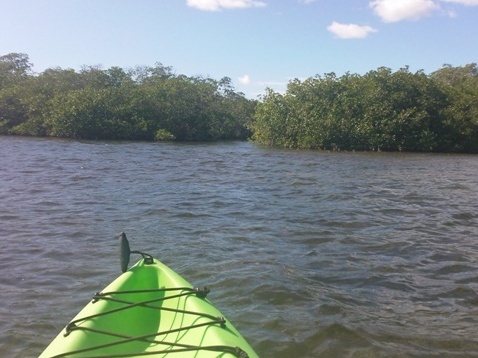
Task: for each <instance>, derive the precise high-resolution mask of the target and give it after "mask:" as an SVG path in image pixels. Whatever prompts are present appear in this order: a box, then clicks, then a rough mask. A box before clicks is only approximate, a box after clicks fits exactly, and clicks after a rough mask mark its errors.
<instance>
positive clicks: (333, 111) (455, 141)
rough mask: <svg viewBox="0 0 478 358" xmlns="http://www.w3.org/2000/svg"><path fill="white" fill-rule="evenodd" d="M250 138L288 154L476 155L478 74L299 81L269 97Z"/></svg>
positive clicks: (402, 73) (384, 74)
mask: <svg viewBox="0 0 478 358" xmlns="http://www.w3.org/2000/svg"><path fill="white" fill-rule="evenodd" d="M251 130H252V132H253V136H252V137H253V139H254V140H256V141H257V142H260V143H262V144H265V145H270V146H279V147H286V148H307V149H324V150H358V151H421V152H472V153H478V68H477V65H476V64H475V63H473V64H469V65H466V66H463V67H452V66H450V65H444V66H443V68H441V69H439V70H437V71H435V72H433V73H432V74H431V75H426V74H425V73H424V72H423V71H418V72H416V73H411V72H410V71H409V69H408V67H405V68H402V69H400V70H399V71H396V72H392V70H391V69H389V68H385V67H381V68H378V69H377V70H374V71H370V72H368V73H366V74H365V75H357V74H349V73H347V74H345V75H343V76H340V77H338V76H336V75H335V74H334V73H329V74H325V75H323V76H315V77H311V78H308V79H306V80H304V81H299V80H294V81H291V82H289V84H288V86H287V91H286V93H285V94H281V93H278V92H275V91H272V90H270V89H268V90H267V92H266V94H265V96H264V97H263V101H262V102H261V103H259V104H258V105H257V108H256V112H255V116H254V121H253V122H252V124H251Z"/></svg>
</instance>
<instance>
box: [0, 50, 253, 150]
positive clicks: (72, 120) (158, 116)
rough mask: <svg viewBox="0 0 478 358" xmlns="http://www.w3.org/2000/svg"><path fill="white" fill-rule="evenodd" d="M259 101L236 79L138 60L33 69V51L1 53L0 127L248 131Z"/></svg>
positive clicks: (211, 133) (119, 135) (148, 135)
mask: <svg viewBox="0 0 478 358" xmlns="http://www.w3.org/2000/svg"><path fill="white" fill-rule="evenodd" d="M254 108H255V101H251V100H248V99H246V98H245V96H244V94H242V93H240V92H236V91H235V89H234V88H233V86H232V83H231V79H230V78H228V77H224V78H222V79H221V80H214V79H211V78H202V77H188V76H184V75H176V74H174V72H173V70H172V68H171V67H166V66H163V65H162V64H160V63H158V64H156V66H154V67H147V66H138V67H136V68H133V69H129V70H124V69H122V68H120V67H111V68H109V69H106V70H104V69H102V68H100V67H98V66H85V67H83V68H82V69H81V70H80V71H75V70H73V69H61V68H50V69H47V70H45V71H43V72H42V73H38V74H36V73H33V71H32V64H31V63H30V61H29V57H28V55H26V54H19V53H12V54H8V55H5V56H2V57H0V134H14V135H27V136H52V137H62V138H76V139H127V140H178V141H213V140H228V139H246V138H248V137H249V136H250V131H249V130H248V129H247V128H248V126H249V123H250V122H251V121H252V115H253V113H254Z"/></svg>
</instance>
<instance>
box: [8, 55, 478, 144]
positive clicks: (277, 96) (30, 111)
mask: <svg viewBox="0 0 478 358" xmlns="http://www.w3.org/2000/svg"><path fill="white" fill-rule="evenodd" d="M32 68H33V65H32V64H31V63H30V61H29V57H28V55H26V54H21V53H11V54H8V55H5V56H1V57H0V135H8V134H13V135H28V136H52V137H62V138H75V139H127V140H162V141H164V140H167V141H170V140H177V141H214V140H229V139H231V140H234V139H247V138H251V139H252V140H254V141H256V142H258V143H260V144H263V145H269V146H275V147H284V148H300V149H323V150H359V151H426V152H430V151H432V152H433V151H436V152H472V153H478V67H477V65H476V64H474V63H473V64H469V65H466V66H463V67H452V66H450V65H444V66H443V67H442V68H441V69H439V70H437V71H435V72H433V73H431V74H430V75H426V74H425V73H424V72H423V71H418V72H416V73H411V72H410V71H409V69H408V67H405V68H402V69H400V70H398V71H396V72H393V71H392V70H391V69H389V68H386V67H381V68H378V69H377V70H374V71H370V72H368V73H366V74H365V75H358V74H350V73H347V74H345V75H343V76H340V77H339V76H336V75H335V74H334V73H328V74H325V75H322V76H315V77H310V78H308V79H306V80H303V81H300V80H297V79H296V80H293V81H291V82H289V84H288V86H287V91H286V92H285V93H279V92H275V91H273V90H271V89H267V90H266V93H265V95H264V96H263V97H262V98H261V100H260V101H256V100H250V99H247V98H246V97H245V96H244V94H243V93H241V92H237V91H236V90H235V89H234V87H233V86H232V81H231V79H230V78H228V77H224V78H222V79H221V80H214V79H211V78H203V77H197V76H196V77H188V76H185V75H176V74H175V73H174V72H173V69H172V68H171V67H166V66H163V65H162V64H160V63H158V64H156V65H155V66H154V67H149V66H138V67H135V68H131V69H128V70H124V69H122V68H120V67H111V68H109V69H106V70H105V69H102V68H101V67H98V66H84V67H83V68H82V69H81V70H79V71H75V70H73V69H62V68H50V69H47V70H45V71H43V72H41V73H34V72H33V70H32Z"/></svg>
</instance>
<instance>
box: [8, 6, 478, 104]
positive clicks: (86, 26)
mask: <svg viewBox="0 0 478 358" xmlns="http://www.w3.org/2000/svg"><path fill="white" fill-rule="evenodd" d="M477 39H478V0H41V1H39V0H0V56H3V55H6V54H9V53H13V52H16V53H25V54H27V55H28V56H29V59H30V62H31V63H33V65H34V66H33V70H34V71H35V72H37V73H40V72H42V71H44V70H46V69H48V68H52V67H61V68H63V69H67V68H72V69H75V70H80V69H81V68H82V67H83V66H102V68H104V69H107V68H109V67H112V66H119V67H121V68H123V69H129V68H133V67H136V66H155V65H156V64H157V63H161V64H162V65H164V66H171V67H172V68H173V70H174V73H176V74H178V75H179V74H183V75H187V76H202V77H209V78H213V79H216V80H220V79H221V78H223V77H230V78H231V80H232V83H233V85H234V87H235V89H236V90H237V91H240V92H243V93H244V94H245V95H246V96H247V97H248V98H254V99H257V98H261V96H262V95H264V94H265V91H266V88H270V89H272V90H274V91H277V92H281V93H282V92H285V91H286V88H287V83H288V82H289V81H291V80H293V79H296V78H297V79H300V80H304V79H306V78H309V77H313V76H316V75H323V74H325V73H330V72H334V73H336V74H337V75H338V76H341V75H343V74H345V73H347V72H350V73H357V74H365V73H367V72H368V71H372V70H376V69H377V68H379V67H382V66H384V67H388V68H391V69H392V70H393V71H396V70H399V69H400V68H402V67H405V66H409V69H410V71H412V72H415V71H420V70H423V71H425V73H431V72H433V71H436V70H438V69H440V68H441V67H442V66H443V65H444V64H450V65H452V66H463V65H466V64H469V63H476V62H478V40H477Z"/></svg>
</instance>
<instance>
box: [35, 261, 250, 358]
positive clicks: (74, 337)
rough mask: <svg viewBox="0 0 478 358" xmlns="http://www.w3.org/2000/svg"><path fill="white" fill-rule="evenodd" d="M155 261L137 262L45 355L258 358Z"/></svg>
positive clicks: (198, 292) (197, 293) (198, 295)
mask: <svg viewBox="0 0 478 358" xmlns="http://www.w3.org/2000/svg"><path fill="white" fill-rule="evenodd" d="M207 293H208V290H207V289H204V290H202V289H197V288H193V287H192V286H191V285H190V284H189V283H188V282H187V281H186V280H184V279H183V278H182V277H181V276H179V275H178V274H176V273H175V272H174V271H173V270H171V269H170V268H169V267H167V266H166V265H164V264H163V263H161V262H160V261H158V260H156V259H154V260H153V261H152V263H146V261H145V260H144V259H143V260H140V261H139V262H138V263H137V264H136V265H134V266H133V267H132V268H131V269H129V270H128V271H127V272H125V273H123V274H122V275H121V276H119V277H118V278H117V279H116V280H115V281H113V282H112V283H111V284H110V285H109V286H107V287H106V288H105V289H104V290H103V291H102V292H101V293H97V294H96V295H95V296H94V297H93V300H92V301H91V302H90V303H89V304H88V305H87V306H86V307H85V308H84V309H83V310H82V311H81V312H80V313H79V314H78V315H77V316H76V317H75V318H74V319H73V320H72V321H71V322H70V323H69V324H68V325H67V327H66V328H65V330H64V331H62V332H61V333H60V334H59V335H58V336H57V338H55V340H54V341H53V342H52V343H51V344H50V346H48V347H47V349H46V350H45V351H44V352H43V354H42V355H41V356H40V358H45V357H50V358H51V357H72V358H75V357H144V356H150V357H151V356H154V357H224V358H226V357H240V358H245V357H250V358H253V357H257V355H256V353H255V352H254V351H253V349H252V348H251V347H250V346H249V344H248V343H247V342H246V341H245V339H244V338H243V337H242V336H241V335H240V334H239V332H238V331H237V330H236V329H235V328H234V326H233V325H232V324H231V323H230V322H228V321H226V320H225V318H224V317H223V316H222V314H221V313H220V312H219V311H218V310H217V309H216V308H215V307H214V306H213V305H212V304H211V303H210V302H209V300H208V299H207V298H206V295H207Z"/></svg>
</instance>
